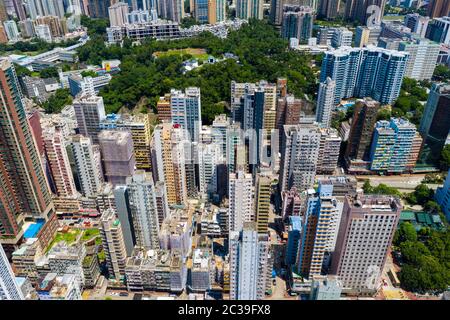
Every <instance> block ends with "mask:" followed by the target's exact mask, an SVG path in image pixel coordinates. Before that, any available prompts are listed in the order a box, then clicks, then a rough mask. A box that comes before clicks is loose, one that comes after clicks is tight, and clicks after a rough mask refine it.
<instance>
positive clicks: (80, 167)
mask: <svg viewBox="0 0 450 320" xmlns="http://www.w3.org/2000/svg"><path fill="white" fill-rule="evenodd" d="M67 153H68V155H69V161H70V165H71V168H72V172H73V174H74V179H75V183H76V185H77V188H78V190H79V191H80V192H81V193H82V194H83V195H84V196H85V197H88V196H94V195H96V194H97V192H99V191H100V188H101V184H102V182H103V170H102V163H101V154H100V148H99V147H98V146H97V145H92V143H91V139H89V138H86V137H83V136H81V135H75V136H71V137H69V139H68V144H67Z"/></svg>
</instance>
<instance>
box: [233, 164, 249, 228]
mask: <svg viewBox="0 0 450 320" xmlns="http://www.w3.org/2000/svg"><path fill="white" fill-rule="evenodd" d="M253 196H254V187H253V179H252V175H251V174H249V173H244V172H243V171H237V172H236V173H230V178H229V181H228V198H229V199H230V202H229V207H228V217H229V232H230V233H231V232H232V231H237V232H239V231H241V230H242V228H243V226H244V223H245V222H251V221H255V212H254V207H253V201H254V199H253Z"/></svg>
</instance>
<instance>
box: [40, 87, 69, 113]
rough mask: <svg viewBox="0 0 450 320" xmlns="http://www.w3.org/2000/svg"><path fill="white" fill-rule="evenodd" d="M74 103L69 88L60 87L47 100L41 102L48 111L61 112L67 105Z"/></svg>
mask: <svg viewBox="0 0 450 320" xmlns="http://www.w3.org/2000/svg"><path fill="white" fill-rule="evenodd" d="M71 103H72V96H71V95H70V92H69V89H58V90H56V92H55V93H54V94H52V95H51V96H50V97H49V98H48V99H47V101H45V102H43V103H42V104H41V107H42V108H44V110H45V112H46V113H59V112H61V110H62V109H63V108H64V107H65V106H66V105H69V104H71Z"/></svg>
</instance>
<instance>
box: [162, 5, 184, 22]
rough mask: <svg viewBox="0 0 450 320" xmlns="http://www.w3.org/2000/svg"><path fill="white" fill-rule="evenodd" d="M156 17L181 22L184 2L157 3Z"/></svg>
mask: <svg viewBox="0 0 450 320" xmlns="http://www.w3.org/2000/svg"><path fill="white" fill-rule="evenodd" d="M158 15H159V16H160V17H162V18H164V19H168V20H172V21H175V22H181V20H182V19H183V18H184V15H185V13H184V0H160V1H158Z"/></svg>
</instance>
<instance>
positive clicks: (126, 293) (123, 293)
mask: <svg viewBox="0 0 450 320" xmlns="http://www.w3.org/2000/svg"><path fill="white" fill-rule="evenodd" d="M119 296H121V297H128V292H121V293H119Z"/></svg>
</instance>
